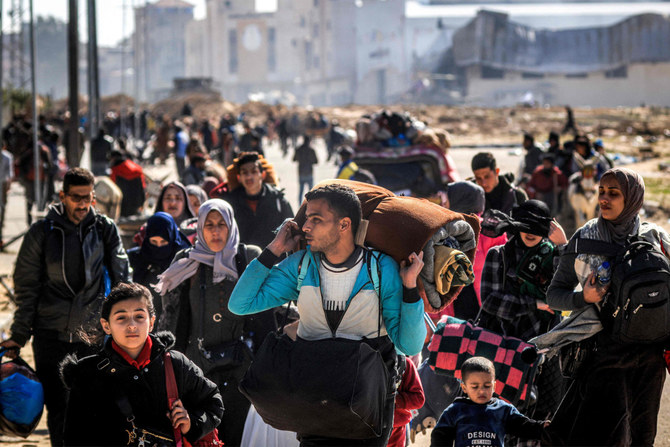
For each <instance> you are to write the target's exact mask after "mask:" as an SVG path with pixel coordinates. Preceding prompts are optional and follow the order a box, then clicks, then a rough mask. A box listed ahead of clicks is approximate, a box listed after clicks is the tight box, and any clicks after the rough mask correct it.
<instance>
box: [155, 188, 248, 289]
mask: <svg viewBox="0 0 670 447" xmlns="http://www.w3.org/2000/svg"><path fill="white" fill-rule="evenodd" d="M210 212H218V213H219V214H221V216H223V219H224V220H225V222H226V225H227V226H228V239H227V240H226V246H225V247H224V248H223V250H221V251H218V252H214V251H212V250H211V249H210V248H209V247H208V246H207V243H206V242H205V236H204V232H203V228H204V226H205V220H207V216H208V215H209V213H210ZM239 243H240V232H239V230H238V228H237V223H236V222H235V218H234V215H233V208H232V207H231V206H230V205H229V204H228V202H225V201H223V200H221V199H210V200H208V201H206V202H205V203H203V204H202V205H201V206H200V212H199V213H198V238H197V239H196V243H195V247H194V248H193V250H191V251H190V252H189V254H188V257H187V258H182V259H180V260H178V261H177V262H174V263H173V264H172V265H171V266H170V268H169V269H167V270H166V271H165V273H163V274H162V275H160V276H159V277H158V279H159V282H158V284H156V285H155V286H154V289H155V290H156V291H157V292H158V293H160V294H161V295H165V294H166V293H167V292H169V291H171V290H172V289H174V288H175V287H177V286H178V285H179V284H181V283H182V282H183V281H184V280H186V279H188V278H190V277H191V276H193V275H195V273H196V272H197V271H198V267H199V266H200V263H203V264H207V265H209V266H210V267H212V268H213V270H214V281H213V282H214V283H219V282H221V281H223V280H224V279H232V280H236V279H237V278H238V276H239V275H238V273H237V266H236V264H235V255H236V254H237V246H238V245H239Z"/></svg>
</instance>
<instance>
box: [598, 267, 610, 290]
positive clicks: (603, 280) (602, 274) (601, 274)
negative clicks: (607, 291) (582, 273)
mask: <svg viewBox="0 0 670 447" xmlns="http://www.w3.org/2000/svg"><path fill="white" fill-rule="evenodd" d="M596 277H597V278H598V283H599V284H600V285H601V286H604V285H605V284H608V283H609V282H610V279H611V277H612V269H611V268H610V263H609V262H607V261H605V262H603V263H602V264H600V267H598V270H597V271H596Z"/></svg>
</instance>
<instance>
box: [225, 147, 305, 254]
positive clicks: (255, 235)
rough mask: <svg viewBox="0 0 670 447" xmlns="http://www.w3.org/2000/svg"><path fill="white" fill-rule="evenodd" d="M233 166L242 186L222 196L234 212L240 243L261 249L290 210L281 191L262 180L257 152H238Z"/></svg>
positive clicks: (272, 237) (289, 214) (288, 215)
mask: <svg viewBox="0 0 670 447" xmlns="http://www.w3.org/2000/svg"><path fill="white" fill-rule="evenodd" d="M236 165H237V170H238V172H239V175H238V179H239V182H240V184H241V185H242V186H241V187H237V188H235V189H234V190H233V191H231V192H229V193H228V194H226V195H225V196H223V197H222V199H224V200H225V201H227V202H228V203H230V204H231V205H232V207H233V210H234V211H235V221H236V222H237V226H238V228H239V229H240V242H243V243H245V244H247V245H258V246H259V247H261V248H265V247H266V246H267V245H268V244H269V243H270V242H272V240H273V239H274V237H275V233H274V231H275V230H276V229H277V227H279V225H281V223H282V222H284V219H286V218H288V217H293V210H292V209H291V205H290V204H289V203H288V201H287V200H286V198H285V197H284V193H283V192H281V191H280V190H278V189H277V188H275V187H274V186H271V185H268V184H267V183H264V182H263V177H264V175H265V173H264V172H263V167H262V165H261V162H260V159H259V158H258V154H257V153H255V152H247V153H242V154H240V156H239V158H238V159H237V162H236Z"/></svg>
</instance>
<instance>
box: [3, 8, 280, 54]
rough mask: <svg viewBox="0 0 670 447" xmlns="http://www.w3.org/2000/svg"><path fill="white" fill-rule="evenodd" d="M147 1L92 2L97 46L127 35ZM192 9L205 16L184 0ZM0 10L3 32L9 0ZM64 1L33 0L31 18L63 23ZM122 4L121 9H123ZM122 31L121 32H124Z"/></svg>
mask: <svg viewBox="0 0 670 447" xmlns="http://www.w3.org/2000/svg"><path fill="white" fill-rule="evenodd" d="M78 1H79V3H78V4H79V27H80V28H79V38H80V39H81V40H82V41H85V40H87V39H86V32H87V31H86V14H87V12H86V4H87V3H88V2H87V1H86V0H78ZM146 1H147V0H98V1H97V2H96V9H97V11H96V12H97V16H98V19H97V23H98V45H100V46H114V45H115V44H116V43H117V42H118V41H119V40H120V39H121V37H122V36H124V35H126V36H127V35H129V34H131V33H132V31H133V29H134V28H135V25H134V23H133V22H134V15H133V6H142V5H144V3H145V2H146ZM155 1H156V0H148V3H155ZM185 1H188V2H189V3H191V4H193V5H194V6H195V10H194V15H195V18H196V19H201V18H203V17H205V0H185ZM255 1H256V7H257V9H258V10H262V11H267V10H273V9H275V8H276V2H277V0H255ZM2 3H3V8H4V11H3V12H4V14H5V17H4V18H3V28H4V29H7V26H8V25H6V24H8V23H9V20H8V19H7V11H8V10H9V8H10V5H11V3H12V0H4V2H2ZM68 3H69V2H68V0H33V8H34V12H35V16H40V15H42V16H47V15H51V16H55V17H57V18H60V19H62V20H64V21H67V17H68ZM23 4H24V8H25V10H26V12H25V15H24V17H25V18H26V20H27V19H28V17H29V16H28V8H29V6H28V4H29V3H28V0H23ZM124 5H125V8H124ZM124 9H125V12H126V14H125V19H126V20H125V27H124V20H123V19H124ZM124 31H125V32H124Z"/></svg>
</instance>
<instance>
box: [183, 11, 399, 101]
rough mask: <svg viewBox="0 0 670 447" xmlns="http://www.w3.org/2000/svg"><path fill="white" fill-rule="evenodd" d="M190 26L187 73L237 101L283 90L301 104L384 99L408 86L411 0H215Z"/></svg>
mask: <svg viewBox="0 0 670 447" xmlns="http://www.w3.org/2000/svg"><path fill="white" fill-rule="evenodd" d="M206 6H207V14H206V18H205V19H203V20H202V21H201V22H196V23H197V24H195V25H192V26H189V28H188V30H187V33H186V47H187V48H188V54H187V56H186V62H187V64H186V73H187V75H189V76H208V77H212V78H213V79H214V80H215V82H216V83H217V84H218V85H220V86H221V89H222V94H223V96H224V97H225V98H227V99H230V100H232V101H246V100H247V99H248V97H249V95H250V94H252V93H255V92H259V91H260V92H270V91H280V92H288V93H290V94H292V95H294V96H295V97H296V98H297V100H298V102H299V103H301V104H312V105H315V106H320V105H333V104H348V103H351V102H357V103H363V104H365V103H379V104H382V103H385V102H389V101H392V100H393V98H394V96H395V95H398V94H400V93H401V92H403V91H404V90H405V88H406V85H407V81H408V69H407V63H406V55H405V50H404V24H405V23H404V22H405V18H404V17H405V16H404V8H405V4H404V0H365V1H360V0H359V1H355V0H279V1H278V7H277V10H276V11H275V12H271V13H258V12H256V11H255V9H254V4H253V2H250V1H246V0H208V1H207V5H206Z"/></svg>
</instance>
